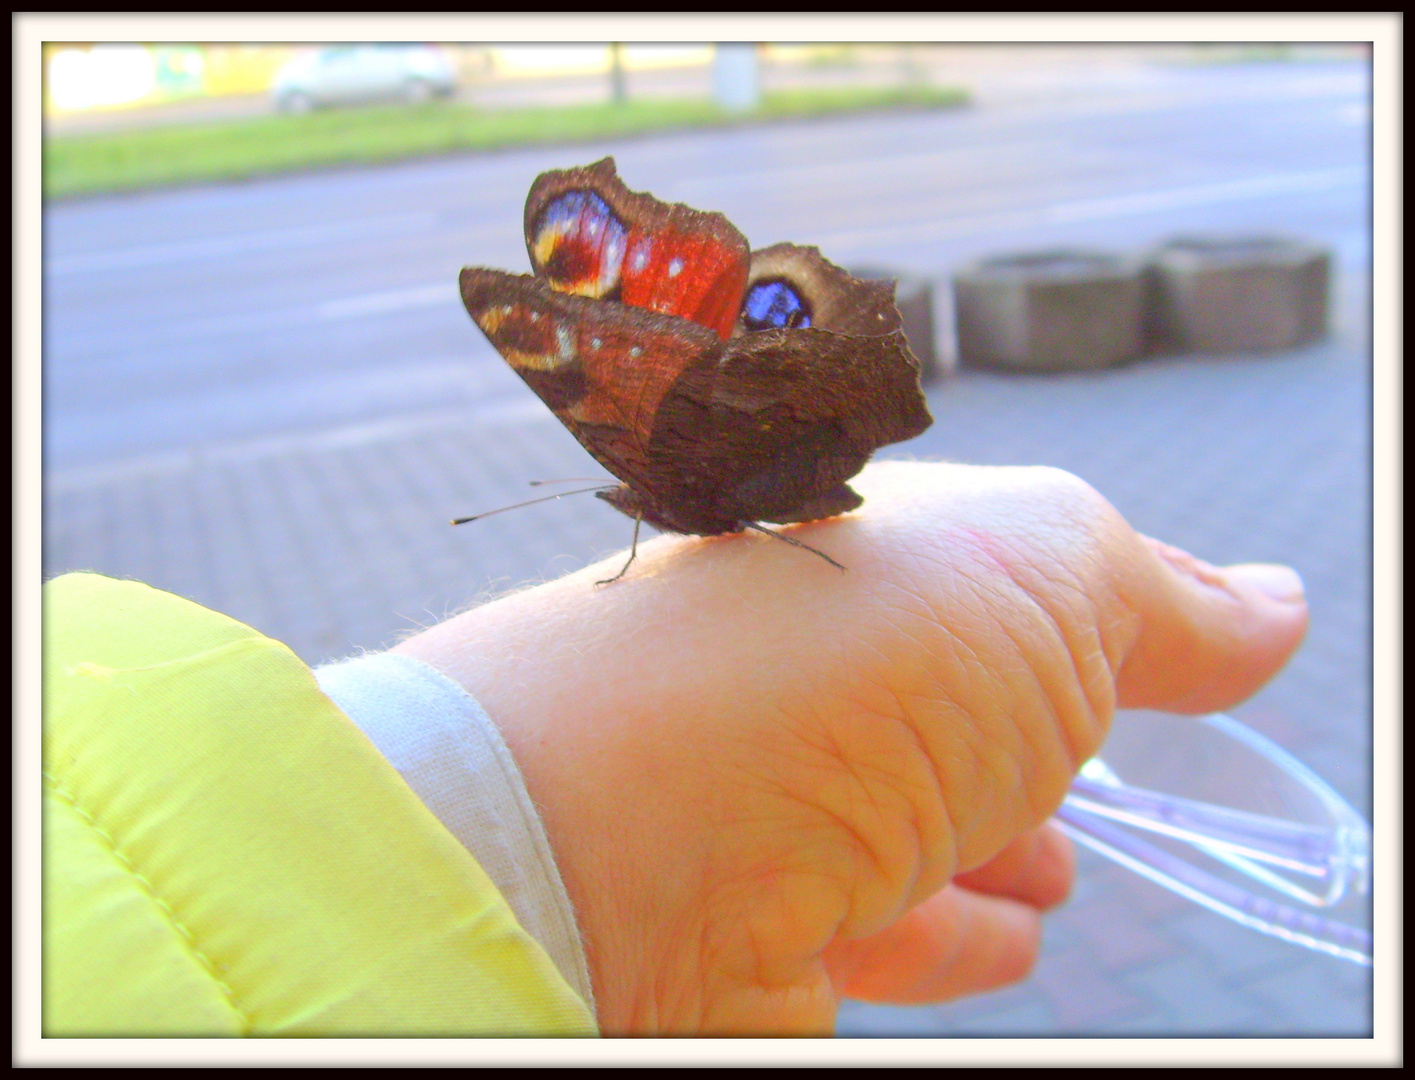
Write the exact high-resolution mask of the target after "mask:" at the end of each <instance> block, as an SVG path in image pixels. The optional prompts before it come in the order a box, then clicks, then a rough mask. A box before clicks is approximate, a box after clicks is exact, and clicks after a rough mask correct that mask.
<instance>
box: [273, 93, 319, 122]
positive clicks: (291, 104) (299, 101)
mask: <svg viewBox="0 0 1415 1080" xmlns="http://www.w3.org/2000/svg"><path fill="white" fill-rule="evenodd" d="M313 109H314V98H312V97H310V96H309V95H308V94H306V93H303V92H301V91H299V90H293V91H291V92H290V93H288V94H283V95H281V98H280V111H281V112H283V113H290V114H291V115H293V116H300V115H303V114H304V113H307V112H311V111H313Z"/></svg>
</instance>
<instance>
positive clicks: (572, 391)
mask: <svg viewBox="0 0 1415 1080" xmlns="http://www.w3.org/2000/svg"><path fill="white" fill-rule="evenodd" d="M460 286H461V291H462V302H463V304H464V305H465V306H466V308H467V313H468V314H469V315H471V317H472V320H473V321H474V322H475V323H476V324H477V326H478V327H480V328H481V331H482V333H484V334H485V335H486V337H487V339H488V340H489V341H490V342H491V344H492V345H493V346H494V347H495V348H496V351H497V352H499V353H500V354H501V355H502V357H503V358H504V359H505V360H506V362H507V363H508V364H510V365H511V367H512V368H513V369H514V370H515V371H516V373H517V374H518V375H520V376H521V378H522V379H524V380H525V381H526V384H527V385H528V386H530V388H531V389H532V390H534V391H535V392H536V394H537V396H539V397H540V399H541V400H542V401H544V402H545V403H546V405H548V406H550V409H551V411H553V412H554V413H555V415H556V416H557V417H558V418H559V419H560V421H561V422H562V423H563V424H564V425H565V426H566V427H567V428H569V429H570V431H571V433H572V434H574V436H575V437H576V438H577V439H578V440H579V441H580V443H581V445H583V446H584V448H585V449H586V450H588V451H589V452H590V454H592V455H593V456H594V458H595V459H596V460H597V461H599V463H600V464H601V465H603V466H604V467H605V468H606V469H608V470H609V471H610V472H611V473H613V474H614V475H615V476H617V477H619V479H621V480H624V481H626V482H627V483H629V484H631V485H633V486H635V487H637V488H640V489H641V490H644V491H645V492H646V493H649V494H652V487H653V485H652V478H651V476H650V475H649V473H650V470H649V467H648V463H647V462H648V444H649V432H650V431H651V429H652V426H653V421H654V417H655V416H656V415H657V413H658V411H659V410H660V408H661V407H662V404H663V401H664V399H665V397H667V396H668V395H669V394H670V392H671V391H672V388H673V386H674V385H675V383H676V382H677V380H678V377H679V374H680V370H681V368H682V367H683V365H684V364H685V363H691V362H692V361H693V360H694V359H695V358H699V357H709V356H715V355H716V353H717V351H718V350H719V349H720V348H721V345H722V342H721V340H720V339H719V338H718V337H717V336H716V335H715V334H714V333H712V331H710V330H707V329H706V328H704V327H702V326H699V325H697V324H696V323H692V322H689V321H687V320H685V319H676V318H671V317H669V316H664V315H659V314H656V313H654V312H651V311H644V310H641V309H637V308H631V307H627V306H625V305H623V304H616V303H612V302H609V303H606V302H604V301H600V300H592V299H587V298H585V297H582V296H575V295H570V294H567V293H563V292H557V291H555V290H554V289H552V288H551V287H550V286H549V285H548V284H547V283H546V282H545V281H543V280H542V279H540V278H536V277H531V276H529V275H524V274H506V273H502V272H501V271H499V270H484V269H479V268H476V267H467V268H466V269H464V270H463V271H462V273H461V278H460ZM646 484H647V486H646Z"/></svg>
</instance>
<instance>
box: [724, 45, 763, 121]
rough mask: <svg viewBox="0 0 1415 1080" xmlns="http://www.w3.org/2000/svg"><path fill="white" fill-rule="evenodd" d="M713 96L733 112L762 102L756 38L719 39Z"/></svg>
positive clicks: (750, 107) (744, 110)
mask: <svg viewBox="0 0 1415 1080" xmlns="http://www.w3.org/2000/svg"><path fill="white" fill-rule="evenodd" d="M712 96H713V100H714V101H716V102H717V103H718V104H719V105H721V106H722V107H723V108H724V109H731V110H732V111H734V112H746V111H748V110H750V109H755V108H756V107H757V106H758V105H759V104H760V103H761V85H760V81H759V80H758V77H757V46H756V43H755V42H751V41H720V42H718V44H717V50H716V52H715V54H714V56H713V62H712Z"/></svg>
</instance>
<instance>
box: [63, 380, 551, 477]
mask: <svg viewBox="0 0 1415 1080" xmlns="http://www.w3.org/2000/svg"><path fill="white" fill-rule="evenodd" d="M545 421H550V422H557V421H556V420H555V416H554V414H553V413H551V411H550V410H549V409H547V408H546V407H545V405H544V403H542V402H541V400H540V399H539V398H537V397H534V396H532V395H530V394H514V395H505V396H502V397H498V398H493V399H492V400H490V401H486V402H482V403H479V404H477V405H474V406H471V407H469V408H461V409H430V410H426V411H424V412H420V413H414V414H412V415H407V416H390V417H383V418H381V419H378V420H365V421H361V422H359V423H355V424H341V425H340V426H338V427H331V428H324V429H321V430H318V431H299V432H294V433H291V434H283V435H267V436H260V437H257V438H254V439H242V440H239V441H233V442H227V443H215V444H208V445H194V446H184V447H181V448H178V449H174V450H165V451H160V452H158V453H154V454H143V455H141V456H138V457H131V458H125V459H123V460H121V461H112V462H105V463H103V464H99V465H85V466H78V467H75V468H69V469H62V470H57V471H54V472H49V471H47V470H46V472H45V475H44V490H45V493H46V495H51V496H52V495H63V494H70V493H72V492H75V491H82V490H84V489H86V488H94V487H101V486H103V485H105V484H111V483H117V482H121V481H125V480H136V479H139V478H141V477H151V476H163V475H171V474H173V473H180V472H194V471H196V470H197V469H203V468H209V467H212V466H220V465H237V464H244V463H249V462H253V461H261V460H265V459H268V458H274V457H284V456H286V455H290V454H300V453H319V452H324V451H330V450H344V449H349V448H351V447H357V446H368V445H370V444H374V443H381V442H390V441H393V440H395V439H401V438H408V437H413V436H417V435H423V434H426V433H428V432H431V431H436V430H438V429H440V428H452V427H467V426H470V425H481V426H497V425H504V424H513V425H514V424H526V423H541V422H545Z"/></svg>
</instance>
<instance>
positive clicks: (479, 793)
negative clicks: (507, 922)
mask: <svg viewBox="0 0 1415 1080" xmlns="http://www.w3.org/2000/svg"><path fill="white" fill-rule="evenodd" d="M314 675H315V679H316V680H318V682H319V686H320V689H322V690H323V691H324V692H325V694H327V695H328V696H329V697H330V698H331V699H332V700H333V701H334V704H336V705H338V706H339V708H340V709H341V710H343V712H344V714H345V715H346V716H348V717H349V719H350V720H352V721H353V722H354V723H355V724H357V725H358V727H359V728H360V730H362V731H363V733H364V734H365V735H367V736H368V737H369V739H370V740H372V742H373V744H374V745H375V746H376V747H378V749H379V752H380V753H382V754H383V756H384V757H386V758H387V759H388V760H389V762H390V763H391V764H392V765H393V767H394V768H395V769H397V770H398V772H399V773H400V774H401V775H402V777H403V779H404V781H405V782H406V783H407V784H408V786H409V787H410V788H412V789H413V791H414V792H415V793H416V794H417V796H418V798H420V799H421V800H422V801H423V804H424V805H425V806H427V808H428V809H429V810H431V811H432V813H433V814H434V815H435V816H436V817H437V819H438V820H439V821H441V822H442V824H443V825H444V826H445V827H446V828H447V830H448V831H449V832H450V833H452V835H453V836H455V837H456V838H457V839H458V840H460V841H461V843H462V846H463V847H465V848H466V849H467V850H468V851H469V852H470V853H471V855H472V857H473V858H474V859H476V860H477V862H478V863H479V864H481V867H482V869H483V870H485V871H486V873H487V876H488V877H490V878H491V880H492V883H493V884H495V885H496V887H497V889H498V890H500V892H501V895H502V896H503V897H505V898H506V902H507V903H508V904H509V905H510V906H511V910H512V911H513V912H515V914H516V918H517V919H518V920H519V921H520V924H521V926H522V927H523V928H524V929H525V931H526V932H527V933H528V934H530V935H531V936H532V937H533V938H535V939H536V941H537V942H539V943H540V945H541V947H542V948H543V949H545V951H546V953H547V954H548V955H549V956H550V959H551V960H552V962H554V964H555V966H556V967H557V968H558V969H559V970H560V974H561V975H562V976H563V977H564V979H565V981H566V982H568V983H569V984H570V986H571V987H572V988H573V989H574V990H575V991H576V992H577V993H578V994H579V995H580V997H582V998H583V999H584V1001H585V1004H586V1005H588V1006H589V1008H590V1011H591V1013H593V1012H594V993H593V990H592V989H591V987H590V976H589V968H588V965H587V964H586V961H585V950H584V945H583V943H582V942H581V940H580V931H579V928H578V926H577V925H576V923H575V910H574V908H573V907H572V906H571V904H570V896H569V894H568V893H567V892H566V891H565V883H564V882H563V881H562V880H561V878H560V872H559V870H557V869H556V866H555V857H554V855H553V854H552V852H551V849H550V841H549V840H548V839H547V838H546V835H545V827H544V826H543V825H542V824H541V820H540V815H539V814H537V813H536V809H535V805H534V804H533V803H532V802H531V796H530V792H528V791H527V790H526V784H525V781H524V780H523V779H522V777H521V771H520V769H518V768H517V767H516V762H515V760H514V759H513V758H512V757H511V751H510V750H509V749H508V748H507V746H506V743H505V742H504V741H503V740H502V738H501V732H500V731H498V730H497V728H496V725H495V724H494V723H492V721H491V718H490V717H489V716H487V714H486V711H485V710H484V709H483V708H482V707H481V706H480V705H479V704H477V702H476V700H475V699H474V698H472V696H471V695H470V694H468V693H467V692H466V691H465V690H464V689H462V687H461V686H460V685H458V684H457V683H455V682H453V681H452V680H451V679H449V678H448V677H447V676H445V675H443V674H442V673H441V672H439V671H437V670H435V669H433V668H431V667H428V666H427V665H426V664H424V663H422V662H421V661H419V660H414V659H412V658H411V657H408V656H396V655H391V654H389V653H372V654H369V655H367V656H360V657H355V658H354V659H351V660H344V661H341V662H340V663H336V664H327V665H325V666H323V667H320V668H316V669H315V672H314Z"/></svg>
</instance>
